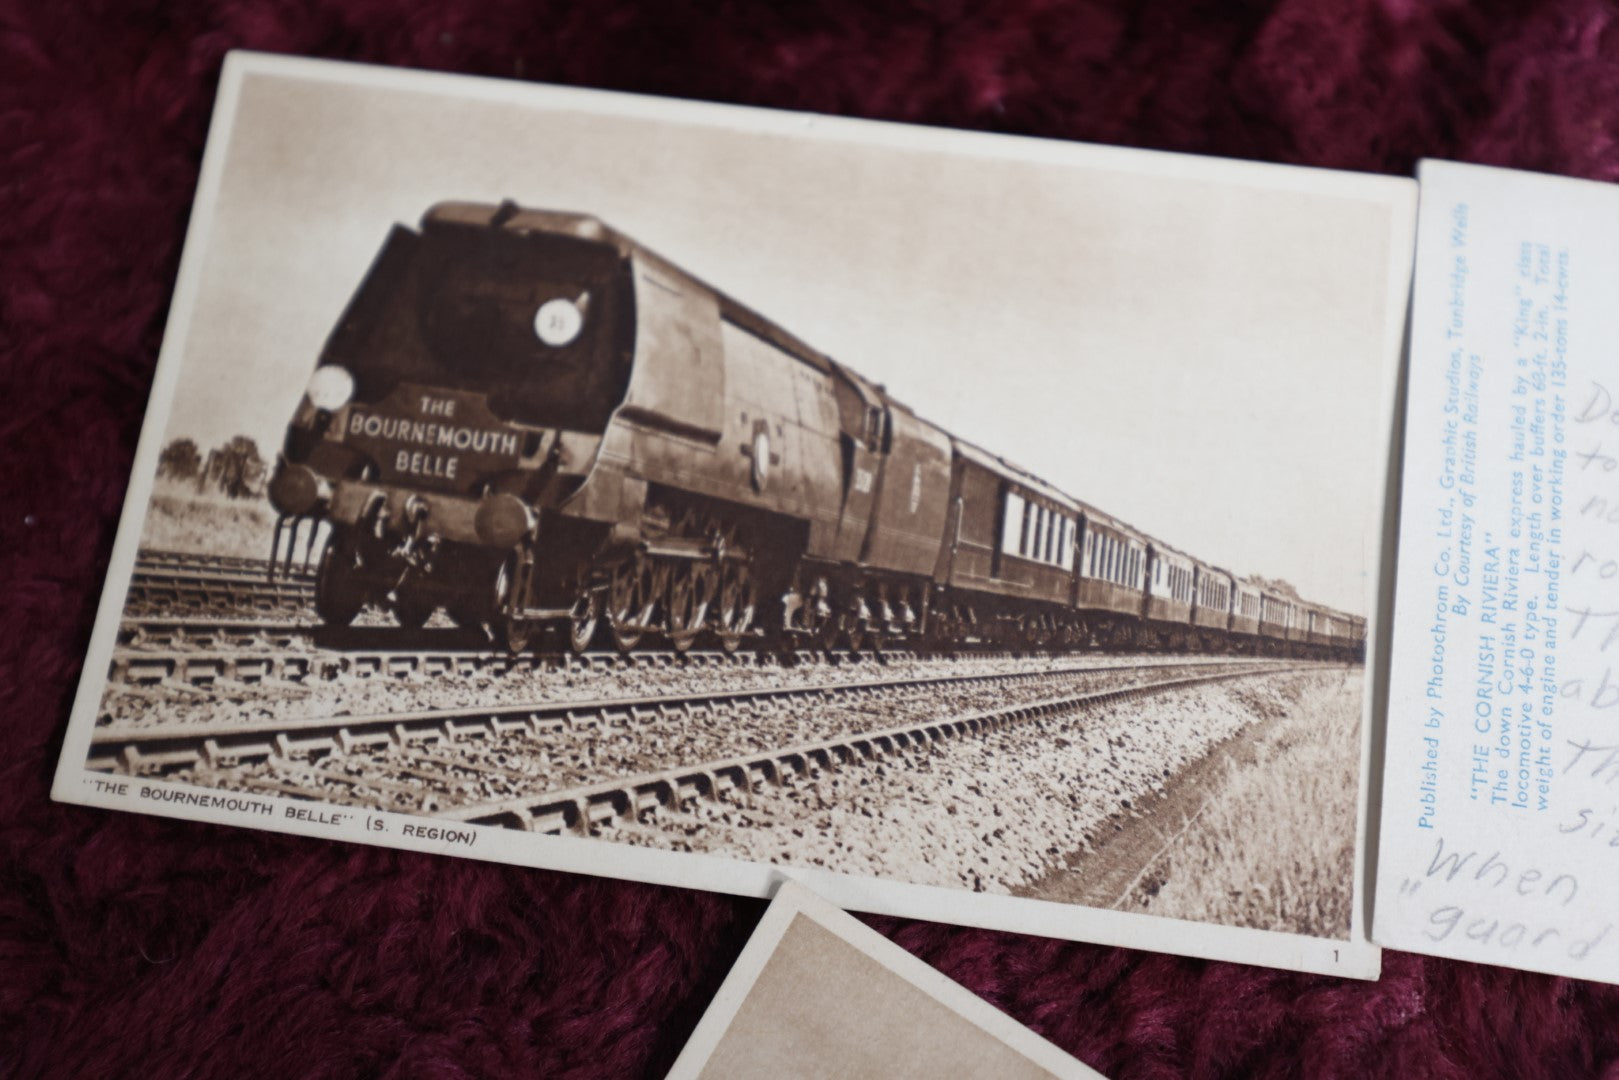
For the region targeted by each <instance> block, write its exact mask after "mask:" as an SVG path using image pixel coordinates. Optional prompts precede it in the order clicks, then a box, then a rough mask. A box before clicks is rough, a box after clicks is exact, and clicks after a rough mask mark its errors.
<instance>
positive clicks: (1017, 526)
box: [1001, 491, 1023, 555]
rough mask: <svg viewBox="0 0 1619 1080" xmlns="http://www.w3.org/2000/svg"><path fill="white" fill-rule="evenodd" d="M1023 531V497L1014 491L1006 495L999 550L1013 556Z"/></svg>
mask: <svg viewBox="0 0 1619 1080" xmlns="http://www.w3.org/2000/svg"><path fill="white" fill-rule="evenodd" d="M1022 529H1023V496H1021V495H1019V494H1018V493H1017V492H1015V491H1008V492H1007V493H1006V520H1005V521H1004V522H1003V523H1002V525H1001V550H1002V551H1004V552H1006V553H1007V554H1009V555H1010V554H1013V553H1015V552H1016V550H1017V543H1018V537H1019V536H1020V535H1021V533H1022Z"/></svg>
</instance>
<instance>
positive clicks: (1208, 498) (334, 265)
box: [167, 68, 1411, 612]
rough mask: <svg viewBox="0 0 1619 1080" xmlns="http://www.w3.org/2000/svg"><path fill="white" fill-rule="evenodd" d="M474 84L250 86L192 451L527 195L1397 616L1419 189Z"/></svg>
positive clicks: (1010, 434) (198, 385)
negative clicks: (362, 288) (396, 274)
mask: <svg viewBox="0 0 1619 1080" xmlns="http://www.w3.org/2000/svg"><path fill="white" fill-rule="evenodd" d="M305 70H306V71H308V70H316V71H319V70H327V71H330V70H333V69H307V68H306V69H305ZM387 78H389V79H392V80H397V79H398V78H399V76H398V75H392V76H388V77H387ZM458 85H461V84H458V83H455V82H452V81H449V80H446V79H444V78H442V77H438V78H432V79H430V80H429V79H424V80H423V84H422V86H423V88H422V89H420V90H401V89H398V88H382V87H379V86H375V85H363V84H350V83H345V82H338V81H329V80H323V79H317V78H310V77H301V76H289V75H269V74H263V73H257V74H249V75H247V76H246V77H245V79H244V81H243V85H242V91H241V96H240V99H239V109H238V111H237V115H236V120H235V125H234V129H233V131H232V133H231V139H230V143H229V149H228V155H227V157H226V159H225V163H224V171H223V174H222V178H221V182H220V188H219V195H218V199H217V202H216V203H215V204H214V206H213V207H212V208H211V209H210V208H209V207H207V206H203V207H199V210H198V213H197V215H196V219H197V221H199V222H205V223H206V225H207V227H208V228H209V230H210V231H209V232H208V234H207V239H208V247H207V249H206V251H205V252H204V254H203V257H202V260H201V262H200V277H199V280H198V283H197V284H198V287H197V293H196V306H195V312H194V315H195V317H194V320H193V323H192V328H191V332H190V334H189V336H188V337H186V338H185V340H184V348H183V352H182V354H181V357H180V363H181V365H182V367H181V372H180V376H179V378H178V381H177V390H176V396H175V400H174V407H173V411H172V413H171V414H170V418H169V424H168V435H167V437H169V438H172V437H177V436H179V435H189V436H191V437H193V438H195V439H196V440H197V441H198V443H199V444H200V445H202V446H203V448H204V450H206V449H207V448H208V447H210V446H213V445H216V444H218V443H221V442H223V441H224V440H225V439H227V438H229V437H230V436H231V435H234V434H237V433H238V432H243V433H246V434H248V435H251V436H252V437H253V438H255V439H256V440H258V442H259V445H260V446H261V448H263V449H264V451H265V452H266V455H267V456H268V455H270V454H273V452H274V451H275V450H276V449H277V448H278V447H279V444H280V439H281V432H282V431H283V430H284V427H285V424H286V421H287V419H288V417H290V415H291V413H292V410H293V408H294V406H295V405H296V404H297V401H298V398H299V395H300V394H301V392H302V389H303V385H304V383H305V381H306V380H307V378H308V375H309V372H310V370H311V369H312V368H313V365H314V361H315V358H316V356H317V355H318V353H319V350H320V347H321V344H322V342H323V341H324V339H325V336H326V334H327V332H328V331H329V330H330V328H331V326H332V324H333V322H334V321H335V320H336V318H337V316H338V314H339V312H340V311H341V310H342V308H343V306H344V304H345V303H346V301H347V300H348V298H349V296H350V294H351V293H352V292H353V290H354V288H355V286H356V285H357V284H358V283H359V281H360V279H361V277H362V276H363V275H364V272H365V269H366V267H367V265H368V264H369V262H370V260H371V258H372V257H373V255H374V254H375V252H376V250H377V248H378V247H379V246H380V244H381V242H382V240H383V238H384V237H385V235H386V234H387V232H388V229H389V228H390V227H391V226H392V225H393V224H395V223H404V224H407V225H414V224H415V223H416V222H418V221H419V219H420V217H421V215H422V213H423V211H425V210H426V209H427V208H428V207H429V206H430V205H432V204H433V203H435V202H440V201H444V200H473V201H488V202H498V201H499V200H501V199H503V198H512V199H515V200H516V201H517V202H519V203H520V204H522V205H525V206H530V207H537V208H546V209H554V210H571V211H581V212H586V213H592V214H595V215H597V216H598V217H600V218H602V219H603V220H604V221H606V222H608V223H609V224H611V225H612V226H614V227H615V228H617V229H619V230H621V231H623V232H625V233H627V234H628V235H630V236H632V237H635V238H636V239H638V240H640V241H641V242H643V243H645V244H647V245H648V246H650V247H652V248H654V249H656V250H657V251H659V252H660V253H661V254H663V255H665V256H666V257H668V258H669V259H671V260H672V261H674V262H675V263H677V264H679V265H681V266H684V267H685V268H686V269H688V270H690V271H692V272H693V273H695V274H697V275H698V276H699V277H702V278H704V279H705V280H707V281H708V282H709V283H710V284H712V285H714V286H716V287H718V288H720V289H723V290H725V291H728V292H730V293H731V294H732V295H734V296H735V297H736V298H737V299H739V300H741V301H742V302H743V303H746V304H748V305H749V306H751V307H753V308H755V309H757V310H758V311H759V312H760V313H761V314H763V315H765V316H766V317H768V318H770V319H773V320H774V321H776V322H778V323H780V324H781V325H783V326H785V327H786V328H788V329H789V330H791V331H793V332H794V333H796V334H798V335H799V336H800V337H802V338H804V339H805V340H806V341H808V342H809V343H811V344H812V345H814V346H816V347H818V348H820V349H822V350H823V351H825V352H827V353H830V354H831V355H833V356H834V357H836V358H837V359H839V360H840V361H842V362H843V363H846V364H847V365H849V366H850V367H852V368H854V369H855V370H857V371H860V372H861V373H863V374H865V375H867V376H868V377H870V378H872V379H874V380H876V381H878V382H882V383H885V384H886V385H887V386H888V388H889V389H890V391H892V392H893V393H894V394H895V396H897V397H898V398H900V399H901V400H903V401H905V402H906V403H907V404H909V405H911V406H912V407H913V408H915V409H916V410H917V412H919V413H921V414H922V415H924V416H926V417H928V418H929V419H931V420H933V421H934V422H936V423H939V424H941V425H942V426H944V427H945V428H947V429H949V430H951V431H953V432H955V433H957V434H959V435H961V436H964V437H966V438H968V439H971V440H972V441H974V442H977V443H978V444H980V445H982V446H984V447H986V448H988V449H990V450H992V451H994V452H997V453H999V454H1001V455H1002V456H1004V457H1006V458H1008V459H1009V460H1012V461H1015V462H1017V463H1018V464H1020V465H1022V466H1024V467H1026V468H1028V469H1030V470H1031V471H1033V472H1035V473H1036V474H1038V475H1040V476H1042V477H1044V478H1045V479H1047V480H1049V481H1051V482H1052V483H1054V484H1056V485H1057V486H1058V487H1060V488H1062V489H1063V490H1065V491H1067V492H1069V493H1070V494H1072V495H1074V496H1075V497H1077V498H1080V499H1083V500H1085V501H1087V502H1090V503H1092V504H1093V505H1096V506H1098V507H1100V508H1101V509H1103V510H1104V511H1106V512H1108V513H1111V514H1113V515H1115V516H1118V517H1121V518H1123V519H1125V520H1127V521H1129V522H1131V523H1132V524H1134V525H1136V526H1138V527H1140V528H1142V529H1144V530H1146V531H1147V532H1149V533H1151V534H1153V535H1155V536H1157V537H1159V538H1160V539H1161V540H1163V541H1165V542H1167V543H1169V544H1171V545H1172V546H1175V547H1178V548H1180V549H1181V550H1184V551H1188V552H1191V553H1192V554H1194V555H1197V556H1199V557H1202V558H1205V559H1207V560H1209V561H1212V562H1215V563H1217V564H1219V565H1222V566H1225V567H1227V568H1229V569H1232V570H1234V571H1236V572H1237V573H1239V574H1248V573H1260V574H1264V575H1266V576H1268V577H1282V578H1286V579H1287V580H1289V581H1291V582H1292V583H1293V584H1294V585H1296V586H1297V587H1298V588H1299V590H1300V591H1301V593H1303V594H1304V595H1305V596H1307V597H1309V598H1311V599H1315V600H1319V601H1322V602H1325V603H1328V604H1331V605H1332V606H1334V607H1338V608H1342V609H1345V610H1349V611H1357V612H1364V611H1366V610H1367V609H1368V602H1367V599H1366V592H1367V580H1368V577H1367V575H1368V573H1369V565H1370V564H1369V561H1368V555H1367V553H1368V551H1369V550H1371V549H1372V547H1373V546H1374V544H1375V537H1374V536H1373V535H1372V532H1371V527H1372V520H1371V518H1370V517H1369V515H1370V514H1371V513H1372V512H1373V510H1374V508H1375V507H1376V505H1377V504H1378V501H1379V498H1380V495H1379V493H1380V491H1381V485H1382V480H1383V466H1382V458H1383V454H1384V452H1385V450H1384V447H1385V443H1386V431H1385V430H1384V416H1385V404H1386V403H1385V402H1384V401H1383V400H1382V395H1383V393H1384V392H1385V387H1386V385H1387V384H1386V382H1385V374H1384V369H1383V367H1382V365H1383V363H1384V361H1385V360H1386V359H1388V356H1387V353H1388V348H1387V346H1388V344H1389V343H1390V342H1391V341H1396V340H1397V337H1394V336H1391V335H1390V327H1391V323H1390V320H1393V321H1394V322H1396V323H1397V322H1398V321H1399V320H1400V319H1401V318H1403V312H1402V311H1398V310H1395V311H1390V310H1388V308H1389V305H1388V296H1389V286H1388V281H1389V277H1388V275H1389V274H1390V273H1391V271H1392V265H1393V264H1392V260H1391V254H1392V253H1393V252H1395V251H1400V250H1401V249H1400V248H1398V247H1396V246H1393V245H1396V244H1398V243H1399V242H1400V237H1401V236H1402V235H1404V234H1403V232H1402V230H1404V229H1408V228H1409V202H1410V198H1411V196H1410V193H1409V191H1408V189H1407V188H1405V187H1404V186H1402V185H1400V184H1399V183H1397V182H1395V181H1390V180H1388V179H1386V178H1350V177H1345V176H1342V175H1336V176H1335V175H1330V174H1319V173H1309V172H1306V171H1304V170H1296V169H1283V168H1275V167H1272V168H1267V167H1262V166H1252V165H1247V166H1241V165H1226V166H1221V167H1218V168H1217V169H1216V170H1215V175H1213V177H1212V178H1210V177H1209V175H1208V170H1207V168H1205V167H1204V166H1201V165H1198V164H1196V163H1195V161H1194V159H1188V158H1170V157H1167V156H1149V155H1143V154H1140V153H1133V152H1120V151H1099V150H1093V149H1086V148H1078V147H1072V146H1066V145H1059V144H1052V143H1036V142H1034V141H1032V140H995V139H992V138H989V137H985V136H968V135H961V134H958V133H942V132H936V131H935V132H921V133H919V132H916V131H915V130H914V129H913V130H912V131H911V132H910V133H908V134H905V135H902V136H900V138H899V144H896V143H895V141H894V139H893V138H892V137H891V133H893V132H894V131H895V129H893V128H891V127H887V126H881V125H859V124H852V123H849V122H846V121H829V120H825V119H822V118H814V119H812V118H808V117H802V116H788V117H785V118H783V119H777V120H762V119H761V118H760V115H759V114H758V113H754V112H751V111H749V112H743V111H739V110H723V109H714V110H712V111H706V110H702V109H697V108H694V107H681V106H675V105H671V104H669V103H661V104H656V105H654V106H652V108H655V109H662V110H665V111H664V113H663V114H662V115H660V117H659V118H657V119H653V118H651V117H649V116H648V115H646V111H647V107H645V106H642V105H637V104H634V103H632V102H629V101H627V99H625V98H623V97H619V96H606V95H588V94H581V93H579V92H550V91H547V90H546V89H544V88H536V87H531V86H521V85H518V84H511V85H510V86H509V88H507V87H499V84H491V83H489V82H487V81H480V82H474V83H470V84H466V85H468V86H470V87H471V88H472V89H471V90H470V91H468V93H469V94H470V96H461V95H460V94H458V93H454V92H453V91H455V88H456V87H457V86H458ZM492 86H493V87H497V88H498V89H495V90H491V87H492ZM500 97H504V98H506V99H507V100H497V98H500ZM637 113H640V114H641V115H637ZM997 148H998V152H1001V153H1006V154H1010V155H1012V156H1011V157H1010V158H1006V157H995V156H990V152H991V151H992V150H997ZM1200 170H1201V171H1200ZM1404 250H1408V248H1407V249H1404ZM1402 255H1403V251H1402ZM190 257H191V256H190V253H188V258H190ZM172 332H173V331H172V329H171V333H172Z"/></svg>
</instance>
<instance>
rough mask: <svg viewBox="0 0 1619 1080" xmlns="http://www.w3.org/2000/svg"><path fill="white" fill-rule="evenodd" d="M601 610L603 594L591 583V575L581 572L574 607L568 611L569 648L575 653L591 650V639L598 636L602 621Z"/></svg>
mask: <svg viewBox="0 0 1619 1080" xmlns="http://www.w3.org/2000/svg"><path fill="white" fill-rule="evenodd" d="M601 610H602V603H601V593H599V592H598V591H597V590H596V588H595V586H594V585H593V584H592V583H591V580H590V575H588V574H586V573H583V572H581V573H580V575H579V588H578V591H577V592H576V593H575V595H574V600H573V606H572V607H571V608H569V609H568V648H569V649H572V650H573V651H574V653H576V654H577V653H582V652H584V651H585V650H586V649H588V648H590V639H591V638H593V637H595V636H596V624H597V623H598V622H599V621H600V620H601Z"/></svg>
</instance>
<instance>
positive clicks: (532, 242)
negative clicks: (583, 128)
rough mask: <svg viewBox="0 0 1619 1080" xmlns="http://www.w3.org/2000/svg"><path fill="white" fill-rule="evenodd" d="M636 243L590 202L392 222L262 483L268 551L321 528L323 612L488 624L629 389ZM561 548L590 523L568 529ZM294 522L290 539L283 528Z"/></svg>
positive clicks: (462, 207)
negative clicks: (372, 606) (379, 610)
mask: <svg viewBox="0 0 1619 1080" xmlns="http://www.w3.org/2000/svg"><path fill="white" fill-rule="evenodd" d="M630 281H631V271H630V256H629V253H628V252H627V251H626V250H625V248H624V245H623V243H622V241H621V240H620V239H619V238H618V237H617V236H616V235H615V234H612V233H611V232H610V231H609V230H607V229H606V228H605V227H604V226H602V225H601V224H600V223H599V222H597V221H596V220H595V219H593V218H589V217H585V216H581V215H571V214H557V213H544V212H536V211H526V210H520V209H519V208H518V207H516V206H515V205H513V204H511V203H506V204H502V205H501V206H499V207H493V206H478V205H471V204H456V203H449V204H441V205H439V206H435V207H433V208H432V209H430V210H429V211H428V212H427V214H426V215H425V216H424V217H423V219H422V222H421V227H420V229H419V231H417V230H410V229H407V228H404V227H396V228H394V229H393V231H392V232H391V233H390V235H389V236H388V238H387V240H386V242H385V243H384V245H383V247H382V249H381V251H380V252H379V253H378V255H377V256H376V258H375V260H374V261H373V263H372V265H371V267H370V269H369V270H368V272H367V273H366V275H365V278H364V279H363V280H362V281H361V283H360V285H359V288H358V289H357V290H356V292H355V294H354V297H353V298H352V299H351V301H350V302H349V305H348V307H347V309H346V310H345V311H344V313H343V315H342V317H341V318H340V319H339V320H338V323H337V325H336V327H335V328H334V329H333V331H332V333H331V335H330V337H329V338H328V340H327V342H326V345H325V348H324V349H323V351H322V353H321V356H320V360H319V363H318V365H317V367H316V369H315V372H314V374H313V376H312V377H311V379H310V382H309V385H308V388H307V390H306V393H305V395H304V398H303V400H302V401H301V402H300V404H299V406H298V408H297V411H296V413H295V415H294V416H293V418H292V421H291V423H290V425H289V426H288V429H287V436H286V441H285V444H284V447H283V451H282V454H281V457H280V460H279V461H278V463H277V468H276V472H275V475H274V477H273V478H272V480H271V485H270V497H271V502H272V504H273V505H274V506H275V508H276V510H277V511H278V512H279V513H280V514H281V521H280V522H278V525H277V533H276V538H275V546H276V551H277V554H279V553H280V551H281V546H282V544H281V542H282V540H283V539H285V540H286V552H285V557H286V558H287V560H288V561H289V562H290V559H291V557H292V553H293V548H294V546H295V545H296V543H297V539H298V536H297V534H298V531H299V529H300V528H301V527H307V528H308V529H309V532H308V534H307V536H306V539H305V545H306V550H305V558H306V559H307V558H308V557H309V555H310V552H309V550H308V549H309V547H310V546H311V545H312V542H313V538H314V535H315V524H316V523H318V522H320V521H324V522H326V523H327V524H328V525H329V526H330V528H329V533H328V540H327V544H326V548H325V550H324V552H323V554H322V556H321V559H320V563H319V566H318V570H317V583H316V594H317V608H318V609H319V614H320V615H321V616H322V617H323V618H324V619H325V620H326V621H327V622H328V623H347V622H349V621H351V620H352V619H353V618H354V617H355V616H356V615H357V614H358V612H359V611H360V609H361V607H362V606H363V605H365V604H366V603H377V604H381V605H383V606H386V607H388V608H390V609H391V610H392V611H393V612H394V614H395V616H396V617H397V618H398V620H399V621H400V622H401V623H402V624H406V625H420V624H421V623H422V622H425V621H426V619H427V618H428V616H429V615H430V614H431V613H432V611H433V610H434V609H435V608H436V607H437V606H439V605H440V604H443V605H444V606H445V607H446V608H447V609H448V610H449V612H450V614H451V616H452V617H453V618H454V619H456V621H457V622H461V623H480V622H482V621H484V620H485V619H487V618H488V616H489V614H490V611H491V610H492V609H494V608H496V607H498V606H500V604H501V602H502V596H503V594H506V595H509V594H510V593H511V592H512V590H513V588H514V586H516V585H518V584H521V582H520V581H519V580H518V579H519V578H520V577H521V576H522V575H523V574H524V573H525V572H526V569H525V568H524V567H522V566H520V565H517V564H516V563H515V562H513V561H512V559H511V556H512V554H513V553H514V552H516V551H517V550H518V549H519V548H520V547H521V546H522V545H523V543H524V541H525V540H530V539H532V538H533V537H534V536H535V535H536V534H537V533H538V531H539V530H540V529H541V528H542V522H544V523H546V524H549V522H548V521H545V519H548V518H549V516H550V515H549V511H551V510H553V509H554V508H555V507H556V506H557V505H558V504H559V503H561V502H562V501H564V500H565V499H566V498H567V497H568V496H569V495H570V494H571V493H572V492H573V491H575V490H576V489H577V488H578V487H579V486H580V484H581V483H582V482H583V481H584V479H585V477H586V476H587V475H588V473H589V471H590V469H591V466H592V465H593V463H594V460H595V457H596V454H597V450H598V449H599V446H600V443H601V437H602V434H603V432H604V431H605V430H606V428H607V425H608V423H609V421H610V419H611V417H612V416H613V413H614V411H615V410H616V409H617V408H618V407H619V406H620V404H621V403H622V402H623V400H624V397H625V393H626V389H627V387H628V385H629V380H630V371H631V364H632V356H633V350H634V333H635V330H634V327H635V311H634V307H635V300H634V295H633V291H632V289H631V286H630ZM557 525H558V526H559V530H558V531H559V535H558V536H556V537H555V538H554V542H555V543H556V544H558V545H564V546H568V545H575V546H577V545H589V544H591V543H594V542H597V540H598V539H599V538H597V537H593V536H574V535H569V534H568V531H567V528H566V526H567V525H568V523H567V522H562V521H558V522H557ZM287 526H290V535H287V536H285V537H284V536H283V530H284V528H285V527H287Z"/></svg>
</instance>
